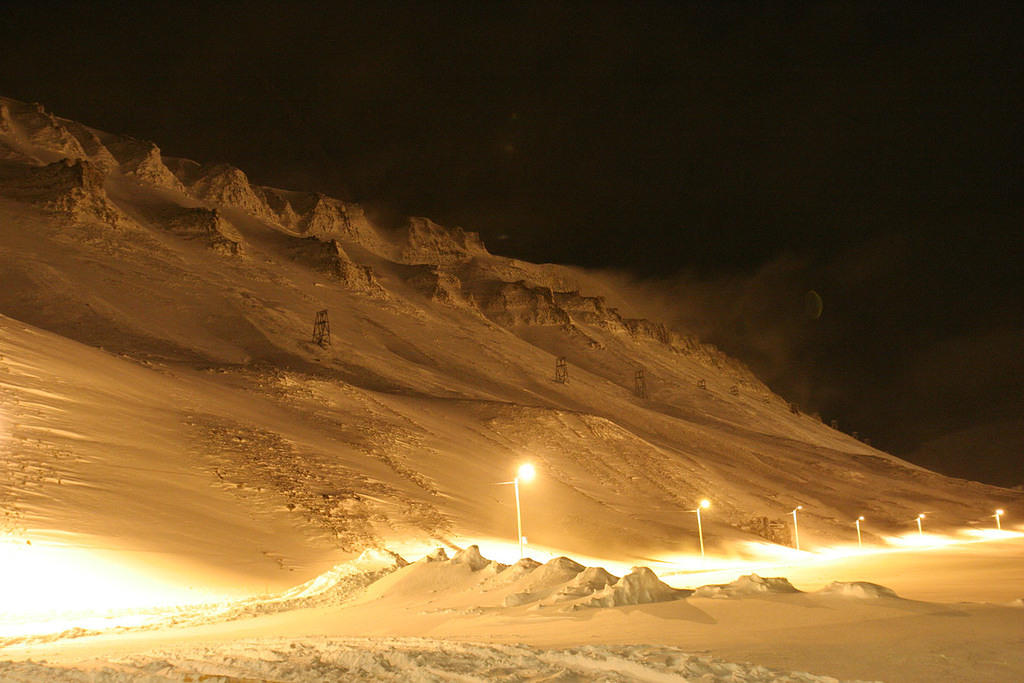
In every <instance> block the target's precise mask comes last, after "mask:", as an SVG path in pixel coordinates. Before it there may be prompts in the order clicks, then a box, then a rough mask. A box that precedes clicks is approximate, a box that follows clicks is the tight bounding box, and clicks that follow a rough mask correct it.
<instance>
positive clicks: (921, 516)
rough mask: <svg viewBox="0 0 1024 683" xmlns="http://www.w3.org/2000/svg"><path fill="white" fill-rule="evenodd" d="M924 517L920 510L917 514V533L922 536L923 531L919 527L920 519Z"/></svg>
mask: <svg viewBox="0 0 1024 683" xmlns="http://www.w3.org/2000/svg"><path fill="white" fill-rule="evenodd" d="M922 519H924V513H923V512H922V513H921V514H919V515H918V516H917V535H918V536H920V537H921V538H924V531H923V530H922V529H921V520H922Z"/></svg>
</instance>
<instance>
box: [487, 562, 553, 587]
mask: <svg viewBox="0 0 1024 683" xmlns="http://www.w3.org/2000/svg"><path fill="white" fill-rule="evenodd" d="M539 566H541V565H540V562H538V561H537V560H535V559H533V558H532V557H524V558H523V559H521V560H519V561H518V562H516V563H515V564H512V565H507V566H506V565H503V564H498V563H495V571H494V575H493V576H491V577H490V578H488V579H487V580H486V581H484V582H483V583H482V584H481V585H480V589H481V590H482V591H491V590H496V589H499V588H504V587H507V586H510V585H512V584H514V583H516V582H517V581H519V580H520V579H522V578H523V577H524V576H526V575H527V574H529V573H530V572H532V571H533V570H534V569H536V568H537V567H539Z"/></svg>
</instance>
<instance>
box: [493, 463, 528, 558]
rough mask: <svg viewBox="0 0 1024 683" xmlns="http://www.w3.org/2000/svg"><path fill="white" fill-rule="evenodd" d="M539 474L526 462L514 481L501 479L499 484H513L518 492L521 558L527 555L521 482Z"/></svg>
mask: <svg viewBox="0 0 1024 683" xmlns="http://www.w3.org/2000/svg"><path fill="white" fill-rule="evenodd" d="M535 476H537V470H536V469H535V468H534V466H533V465H531V464H530V463H525V464H523V465H520V466H519V469H518V470H516V477H515V479H513V480H512V481H499V482H498V483H499V484H512V488H513V489H514V490H515V492H516V531H517V532H519V559H520V560H521V559H523V557H525V550H524V548H523V545H524V543H523V540H524V539H523V513H522V510H521V508H520V507H519V482H520V481H522V482H523V483H526V482H529V481H533V478H534V477H535Z"/></svg>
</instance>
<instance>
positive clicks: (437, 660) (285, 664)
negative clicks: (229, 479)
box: [0, 638, 836, 683]
mask: <svg viewBox="0 0 1024 683" xmlns="http://www.w3.org/2000/svg"><path fill="white" fill-rule="evenodd" d="M90 665H91V666H90V667H89V668H85V667H82V668H78V667H62V666H57V665H54V664H46V663H45V662H38V663H37V662H0V680H4V681H10V682H11V683H30V682H31V683H49V682H52V681H60V682H66V681H73V682H76V683H77V682H82V683H85V682H89V683H123V682H127V681H152V682H156V681H195V680H209V681H227V680H232V681H234V680H261V681H263V680H275V681H304V682H310V683H317V682H319V681H332V682H333V681H339V680H346V681H347V680H384V681H409V680H415V681H449V680H516V681H522V680H588V681H589V680H598V681H638V680H640V681H662V680H664V681H679V680H692V681H704V682H706V683H714V682H716V681H746V682H748V683H757V682H760V681H781V682H784V683H786V682H788V683H818V682H820V683H825V682H826V681H827V682H830V683H835V680H836V679H834V678H830V677H826V676H816V675H813V674H808V673H802V672H787V671H779V670H776V669H769V668H767V667H764V666H757V665H753V664H735V663H730V662H724V661H721V660H718V659H713V658H711V657H706V656H701V655H691V654H687V653H686V652H684V651H681V650H679V649H677V648H674V647H668V646H654V645H610V646H609V645H586V646H582V647H573V648H566V649H560V650H544V649H539V648H533V647H527V646H525V645H489V644H478V643H462V642H452V641H444V640H428V639H422V638H381V639H369V638H358V639H357V638H344V639H340V638H339V639H334V638H302V639H297V640H290V639H283V638H265V639H250V640H239V641H235V642H232V643H229V644H218V645H211V646H192V647H180V648H175V649H171V650H161V651H153V652H149V653H146V654H140V655H131V656H128V657H121V658H117V659H108V660H97V661H94V662H91V663H90Z"/></svg>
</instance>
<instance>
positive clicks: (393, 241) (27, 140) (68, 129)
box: [0, 98, 764, 389]
mask: <svg viewBox="0 0 1024 683" xmlns="http://www.w3.org/2000/svg"><path fill="white" fill-rule="evenodd" d="M0 145H4V147H0V150H2V152H3V153H2V155H0V159H6V161H5V162H4V163H6V164H8V166H7V167H5V169H3V173H2V175H3V178H2V182H3V183H4V192H5V193H6V194H8V195H9V196H12V197H17V198H22V199H29V200H31V201H33V202H35V203H37V204H43V205H45V206H46V208H47V209H49V210H51V211H55V212H58V213H62V214H65V215H66V216H67V217H68V218H69V219H71V220H95V221H100V222H102V223H104V224H106V225H109V226H112V227H117V226H121V225H124V224H126V222H129V221H130V220H131V219H129V218H128V217H127V216H126V215H125V213H124V212H123V211H121V210H120V209H119V208H118V207H117V205H116V202H114V201H112V200H111V199H110V197H109V196H108V194H107V193H106V191H105V185H106V182H107V179H108V178H110V177H112V176H113V175H118V176H121V177H127V178H130V179H132V180H134V181H135V182H137V183H139V184H140V185H143V186H148V187H153V188H157V189H160V190H165V191H170V192H171V193H172V195H170V196H180V197H181V200H180V201H179V203H178V204H177V205H176V206H172V207H171V208H170V209H168V210H166V211H163V212H162V213H160V216H159V218H158V219H156V220H154V224H155V227H158V228H163V229H164V230H166V231H167V232H170V233H172V234H175V235H178V236H179V237H182V238H184V239H187V240H192V241H198V242H199V243H202V244H204V245H205V246H207V247H208V248H210V249H212V250H213V251H215V252H216V253H219V254H222V255H230V256H238V255H240V254H243V253H245V252H246V250H247V249H246V246H245V243H246V239H245V236H244V231H241V230H239V228H238V226H237V225H236V224H235V219H234V218H233V216H232V215H231V214H230V211H238V212H241V213H242V214H246V215H249V216H251V217H253V218H255V219H257V220H259V221H261V222H262V223H263V224H264V225H266V226H268V227H270V228H272V229H276V230H278V231H280V232H283V233H285V234H291V235H294V236H295V237H293V238H292V239H293V240H297V241H292V242H289V243H288V246H287V247H286V248H285V250H284V252H285V253H284V255H285V256H287V257H288V258H289V259H290V260H293V261H298V262H300V263H303V264H305V265H308V266H309V267H311V268H313V269H315V270H317V271H319V272H323V273H327V274H328V275H329V276H330V277H331V279H332V281H334V282H335V283H336V284H338V285H340V286H342V287H344V288H346V289H348V290H350V291H353V292H356V293H361V294H365V295H370V296H374V297H384V296H386V289H385V287H384V286H383V285H382V284H381V278H380V277H379V275H378V273H377V269H378V268H381V267H383V268H385V269H393V270H395V272H397V273H398V274H399V277H400V278H401V279H402V280H403V281H404V282H405V283H406V284H407V285H408V286H409V287H410V288H411V289H412V290H413V291H416V292H419V293H420V294H422V295H424V296H425V297H427V298H428V299H430V300H431V301H433V302H435V303H437V304H441V305H446V306H452V307H457V308H461V309H466V310H472V311H475V312H476V313H477V314H479V315H482V316H484V317H486V318H487V319H489V320H490V321H491V322H493V323H495V324H498V325H500V326H502V327H506V328H509V329H515V328H517V327H521V326H526V327H537V326H541V327H545V326H546V327H554V328H557V329H560V330H562V331H563V332H564V333H565V334H566V335H567V336H568V337H571V338H575V339H577V340H583V342H584V343H585V345H586V346H588V347H589V348H600V347H601V344H600V342H597V341H595V340H594V339H593V338H592V337H591V336H590V335H588V334H587V333H586V331H585V329H584V328H585V327H586V326H596V327H600V328H603V329H605V330H609V331H612V332H615V333H616V334H619V335H622V336H625V337H628V338H630V339H632V340H634V341H636V342H638V343H657V344H660V345H663V346H665V347H668V348H670V349H671V350H672V351H674V352H677V353H681V354H687V355H690V356H693V357H696V358H698V359H699V360H700V361H701V362H702V363H704V364H706V365H709V366H711V367H715V368H717V369H719V370H723V371H726V372H729V373H732V374H734V375H735V376H736V378H737V380H738V381H741V382H742V383H744V384H748V385H751V386H758V387H760V388H761V389H764V388H763V385H761V384H760V382H758V381H757V380H756V378H754V377H753V375H752V374H751V373H750V372H749V371H748V370H747V369H746V368H745V367H744V366H742V364H740V363H738V362H737V361H735V360H733V359H729V358H727V357H726V356H725V355H724V354H722V353H720V352H719V351H718V350H717V349H715V348H714V347H711V346H709V345H705V344H702V343H700V342H699V341H698V340H696V339H695V338H693V337H690V336H687V335H683V334H680V333H679V332H677V331H674V330H670V329H668V328H667V327H666V326H665V325H664V324H662V323H659V322H656V321H650V320H645V319H639V318H629V317H625V316H623V315H622V314H620V313H619V311H617V310H616V309H615V308H613V307H610V306H608V305H607V303H606V301H605V300H604V299H603V298H602V297H599V296H588V295H585V294H583V293H582V292H581V291H580V290H579V287H578V285H576V283H575V282H574V281H573V278H572V277H571V276H567V274H566V273H565V272H563V271H561V270H559V269H558V267H557V266H544V265H535V264H529V263H525V262H522V261H517V260H515V259H509V258H504V257H499V256H492V255H491V254H489V253H488V251H487V249H486V247H485V246H484V244H483V242H482V241H481V240H480V237H479V235H478V234H477V233H475V232H469V231H465V230H463V229H462V228H459V227H454V228H448V227H445V226H442V225H439V224H437V223H435V222H434V221H431V220H430V219H428V218H423V217H412V218H410V219H408V221H407V224H406V225H405V227H403V228H401V229H399V230H398V231H396V232H393V233H388V232H385V231H382V230H380V229H379V228H378V227H377V226H375V225H374V224H373V223H372V222H371V221H370V220H369V218H368V217H367V216H366V213H365V211H364V210H363V209H362V207H360V206H359V205H358V204H354V203H351V202H346V201H342V200H339V199H335V198H332V197H328V196H326V195H323V194H318V193H308V192H299V191H291V190H282V189H278V188H272V187H264V186H259V185H256V184H253V183H252V182H251V181H250V179H249V178H248V176H247V175H246V174H245V172H244V171H242V170H241V169H238V168H236V167H234V166H232V165H230V164H225V163H213V164H200V163H197V162H195V161H192V160H188V159H181V158H175V157H165V156H163V155H162V153H161V151H160V148H159V147H158V146H157V145H156V144H154V143H152V142H148V141H144V140H137V139H134V138H128V137H122V136H117V135H113V134H110V133H105V132H103V131H98V130H95V129H93V128H90V127H88V126H85V125H82V124H80V123H78V122H75V121H71V120H68V119H63V118H60V117H58V116H55V115H53V114H51V113H49V112H47V111H46V110H45V108H44V107H43V106H42V105H39V104H26V103H22V102H18V101H16V100H11V99H7V98H0ZM12 169H13V170H12ZM176 201H178V200H176ZM195 202H199V203H200V204H201V206H199V207H197V206H195V205H194V203H195ZM225 209H226V210H229V212H228V213H225V211H224V210H225ZM353 249H355V250H356V251H357V252H358V253H359V256H357V257H353V256H352V253H353V251H352V250H353ZM364 254H366V255H371V256H374V257H376V261H375V262H374V263H367V262H365V259H364V258H363V255H364ZM399 266H405V269H404V270H403V269H401V268H399Z"/></svg>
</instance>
